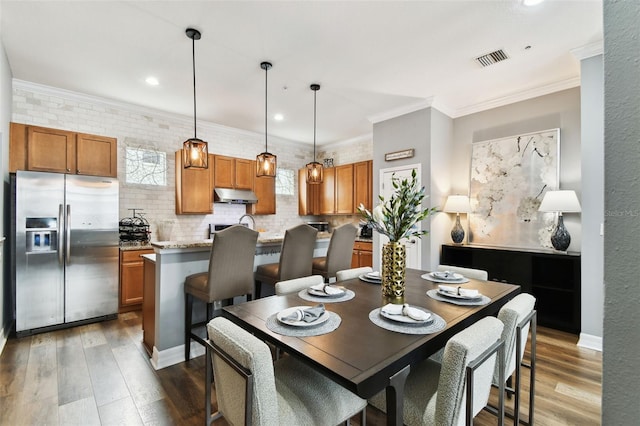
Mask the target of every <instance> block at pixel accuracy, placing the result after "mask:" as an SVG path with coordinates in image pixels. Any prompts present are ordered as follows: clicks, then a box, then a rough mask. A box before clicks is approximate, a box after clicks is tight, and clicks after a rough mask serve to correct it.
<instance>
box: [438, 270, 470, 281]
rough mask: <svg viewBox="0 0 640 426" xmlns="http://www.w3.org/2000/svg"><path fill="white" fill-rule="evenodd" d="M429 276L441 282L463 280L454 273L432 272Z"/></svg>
mask: <svg viewBox="0 0 640 426" xmlns="http://www.w3.org/2000/svg"><path fill="white" fill-rule="evenodd" d="M431 275H433V276H434V277H435V278H439V279H441V280H459V279H461V278H464V277H463V276H462V275H460V274H456V273H455V272H451V271H440V272H432V273H431Z"/></svg>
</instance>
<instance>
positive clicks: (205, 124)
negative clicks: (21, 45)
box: [12, 78, 304, 148]
mask: <svg viewBox="0 0 640 426" xmlns="http://www.w3.org/2000/svg"><path fill="white" fill-rule="evenodd" d="M12 87H13V89H18V90H27V91H31V92H36V93H40V94H43V95H46V96H53V97H59V98H64V99H68V100H71V101H76V102H85V103H89V104H93V105H100V106H103V107H109V108H117V109H120V110H125V111H128V112H133V113H137V114H141V115H153V116H155V117H158V118H161V119H165V120H172V121H177V122H180V123H182V124H185V125H189V126H191V125H192V124H193V117H189V116H186V115H182V114H177V113H171V112H167V111H163V110H160V109H156V108H152V107H147V106H142V105H137V104H132V103H129V102H123V101H116V100H113V99H108V98H103V97H100V96H94V95H87V94H85V93H80V92H74V91H72V90H67V89H61V88H58V87H52V86H47V85H44V84H40V83H34V82H31V81H25V80H20V79H17V78H14V79H13V81H12ZM198 128H200V129H208V130H213V131H218V132H232V133H236V134H240V135H244V136H247V137H251V138H263V137H264V133H257V132H252V131H249V130H244V129H238V128H236V127H230V126H225V125H223V124H217V123H214V122H211V121H206V120H198ZM269 139H270V140H271V141H277V142H279V143H282V144H285V145H291V146H296V147H298V148H299V147H300V146H301V144H304V142H300V141H293V140H289V139H283V138H280V137H277V136H271V135H269Z"/></svg>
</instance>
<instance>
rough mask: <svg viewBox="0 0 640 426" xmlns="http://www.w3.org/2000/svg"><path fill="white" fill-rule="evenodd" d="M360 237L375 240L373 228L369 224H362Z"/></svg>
mask: <svg viewBox="0 0 640 426" xmlns="http://www.w3.org/2000/svg"><path fill="white" fill-rule="evenodd" d="M360 237H362V238H373V228H372V227H371V225H369V224H368V223H361V224H360Z"/></svg>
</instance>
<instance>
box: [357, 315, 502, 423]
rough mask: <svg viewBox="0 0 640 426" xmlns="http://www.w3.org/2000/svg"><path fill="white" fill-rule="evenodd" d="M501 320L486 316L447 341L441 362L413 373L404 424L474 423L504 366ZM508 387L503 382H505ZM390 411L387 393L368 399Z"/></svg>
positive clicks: (407, 390)
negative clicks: (495, 373)
mask: <svg viewBox="0 0 640 426" xmlns="http://www.w3.org/2000/svg"><path fill="white" fill-rule="evenodd" d="M503 327H504V326H503V324H502V321H500V320H498V319H497V318H494V317H485V318H483V319H481V320H479V321H477V322H476V323H474V324H472V325H470V326H469V327H467V328H466V329H464V330H462V331H461V332H459V333H457V334H456V335H454V336H453V337H452V338H451V339H449V341H448V342H447V344H446V346H445V349H444V355H443V358H442V364H439V363H437V362H434V361H432V360H430V359H427V360H424V361H422V362H421V363H419V364H417V365H416V366H415V367H414V366H411V371H410V372H409V376H408V377H407V381H406V382H405V387H404V411H403V419H404V423H405V424H406V425H409V426H412V425H438V426H453V425H456V426H457V425H464V424H465V422H466V424H467V425H470V424H472V422H473V417H475V416H476V414H478V413H479V412H480V411H481V410H482V409H483V408H484V406H485V405H486V404H487V401H488V400H489V394H490V392H491V381H492V378H493V372H494V369H495V366H496V362H497V363H498V364H499V365H500V369H503V368H504V366H503V364H504V342H503V341H502V339H501V338H500V335H501V333H502V329H503ZM503 384H504V383H503ZM499 401H500V403H499V406H500V407H501V408H502V409H499V413H498V424H500V425H502V424H503V423H504V417H503V414H504V412H503V409H504V392H503V388H501V389H500V394H499ZM369 403H371V404H372V405H373V406H375V407H376V408H379V409H381V410H383V411H386V400H385V392H384V391H383V392H380V393H378V394H377V395H375V396H374V397H373V398H371V399H370V400H369Z"/></svg>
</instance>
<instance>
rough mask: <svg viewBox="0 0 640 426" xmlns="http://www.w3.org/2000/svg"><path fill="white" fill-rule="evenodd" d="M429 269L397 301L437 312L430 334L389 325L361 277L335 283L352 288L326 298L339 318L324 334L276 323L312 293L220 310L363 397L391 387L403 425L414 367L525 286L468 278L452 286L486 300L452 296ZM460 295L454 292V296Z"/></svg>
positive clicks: (393, 416)
mask: <svg viewBox="0 0 640 426" xmlns="http://www.w3.org/2000/svg"><path fill="white" fill-rule="evenodd" d="M427 273H428V271H421V270H416V269H407V270H406V275H405V294H404V300H400V301H401V302H404V303H407V304H409V305H410V306H411V307H415V308H417V309H422V310H423V311H425V310H426V311H428V312H431V313H432V314H434V317H436V318H438V320H439V321H440V323H441V327H440V328H441V330H439V331H435V332H430V333H428V334H421V333H415V332H412V328H411V327H410V326H407V327H406V328H405V329H404V330H405V331H408V332H402V331H392V330H390V329H389V328H391V329H393V327H394V326H396V324H393V323H392V322H391V321H389V323H390V324H389V327H387V326H386V323H385V322H384V321H386V318H382V319H381V318H380V315H379V308H381V307H382V306H383V305H385V303H386V302H387V300H386V299H384V298H383V296H382V291H381V286H380V284H376V283H371V282H366V281H363V280H362V279H361V278H363V277H360V278H354V279H351V280H345V281H341V282H339V283H338V285H340V286H344V287H345V288H346V289H348V290H350V291H351V292H353V297H351V298H348V300H345V301H341V302H337V301H336V302H331V298H326V302H325V303H324V306H325V309H326V311H327V312H328V313H331V315H332V316H333V317H334V318H335V317H338V323H339V325H337V328H335V329H333V330H332V331H330V332H327V333H324V334H320V335H300V333H295V332H294V333H281V332H278V330H277V328H274V323H273V318H274V316H276V315H277V314H278V313H279V312H282V311H284V310H286V309H287V308H293V307H297V306H314V305H316V304H317V303H316V302H314V301H311V300H309V299H310V298H308V297H306V295H305V294H303V293H304V291H303V292H301V293H291V294H287V295H276V296H271V297H266V298H262V299H256V300H253V301H250V302H246V303H241V304H238V305H231V306H226V307H224V308H223V311H222V315H223V316H224V317H225V318H227V319H229V320H230V321H232V322H234V323H235V324H237V325H239V326H240V327H242V328H244V329H245V330H248V331H249V332H250V333H252V334H254V335H255V336H256V337H258V338H260V339H261V340H263V341H265V342H268V343H270V344H272V345H274V346H275V347H277V348H279V349H280V350H281V351H282V352H285V353H286V354H288V355H287V356H293V357H296V358H298V359H300V360H301V361H303V362H304V363H306V364H308V365H309V366H311V367H312V368H314V369H316V370H317V371H319V372H321V373H322V374H324V375H326V376H327V377H329V378H331V379H332V380H334V381H335V382H337V383H339V384H340V385H342V386H344V387H345V388H347V389H349V390H350V391H352V392H354V393H355V394H357V395H359V396H360V397H362V398H365V399H367V398H370V397H372V396H374V395H375V394H377V393H378V392H381V391H383V390H386V400H387V424H388V425H402V424H403V421H402V413H403V402H404V384H405V381H406V378H407V376H408V374H409V372H410V370H411V366H412V365H414V364H416V363H419V362H421V361H423V360H425V359H427V358H428V357H429V356H431V355H433V354H434V353H436V352H437V351H438V350H440V349H441V348H443V347H444V346H445V344H446V342H447V341H448V340H449V339H450V338H451V337H452V336H453V335H455V334H456V333H458V332H460V331H462V330H463V329H465V328H466V327H468V326H469V325H471V324H473V323H474V322H476V321H477V320H479V319H481V318H483V317H485V316H489V315H494V316H495V315H496V314H497V312H498V311H499V310H500V308H501V307H502V306H503V305H504V304H505V303H507V302H508V301H509V300H510V299H512V298H513V297H514V296H516V295H517V294H518V293H519V292H520V286H519V285H513V284H508V283H501V282H494V281H480V280H475V279H469V280H468V281H467V282H465V283H462V284H455V286H456V287H457V286H459V287H460V288H464V289H468V290H478V292H479V293H480V294H481V295H483V297H484V299H485V302H484V304H477V305H464V304H462V305H460V304H454V303H449V302H447V301H444V300H438V299H442V298H438V299H436V298H434V297H431V296H429V295H428V294H427V292H428V291H430V290H432V291H431V292H430V294H432V295H433V294H434V293H433V290H438V288H439V287H438V286H439V285H440V284H441V283H438V282H433V281H430V280H428V279H425V278H426V277H427V275H426V274H427ZM301 296H305V297H304V298H302V297H301ZM456 300H457V299H452V302H456ZM396 302H397V301H396ZM381 320H383V321H381ZM374 321H375V322H376V323H377V324H376V323H374ZM380 325H382V326H380ZM399 325H400V326H403V325H404V324H399ZM281 326H282V325H281ZM318 327H320V326H318ZM274 330H275V331H274ZM401 330H402V328H401ZM294 331H296V332H297V331H298V330H294ZM434 380H437V378H434Z"/></svg>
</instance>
